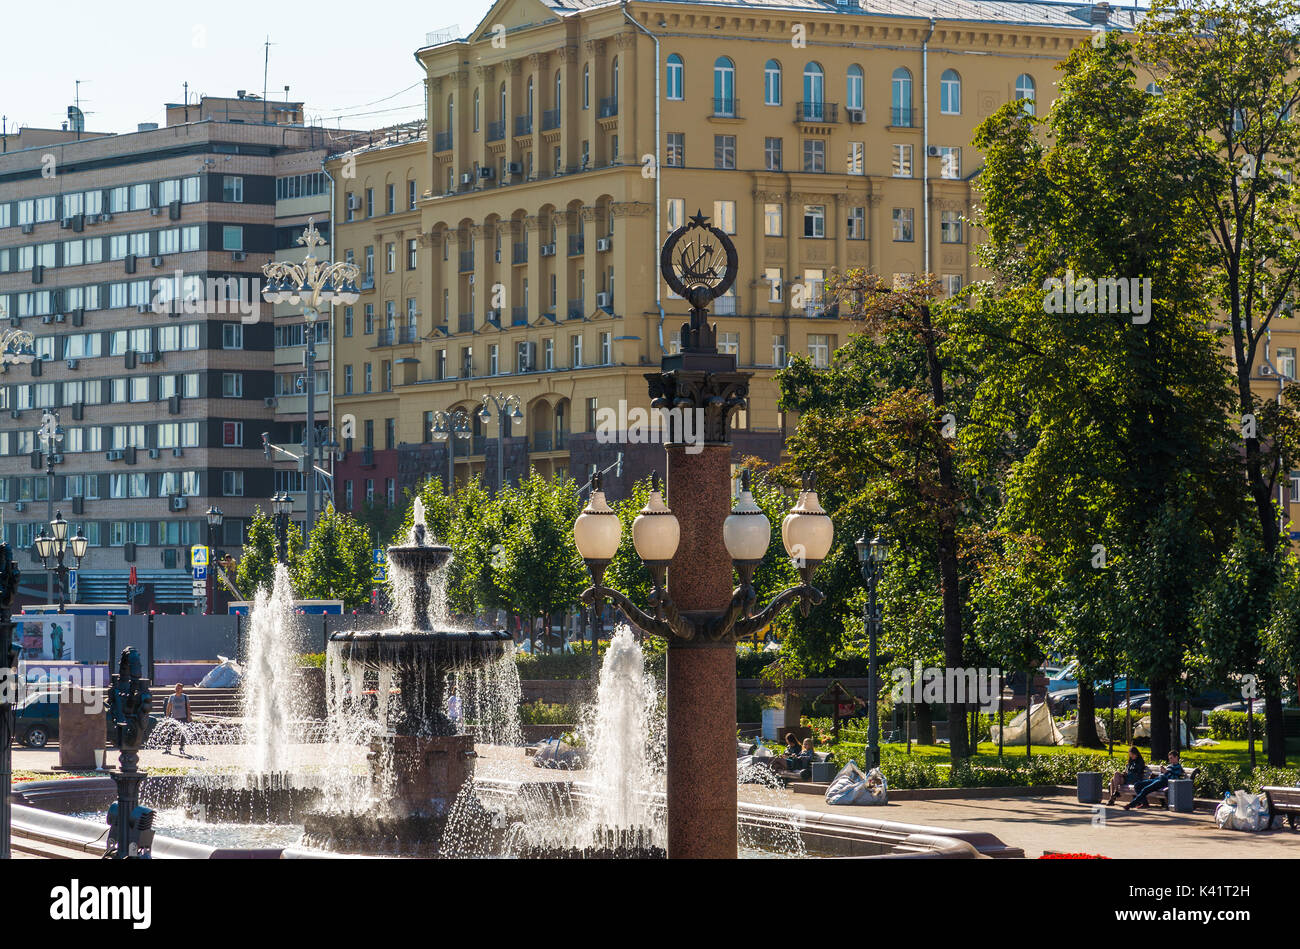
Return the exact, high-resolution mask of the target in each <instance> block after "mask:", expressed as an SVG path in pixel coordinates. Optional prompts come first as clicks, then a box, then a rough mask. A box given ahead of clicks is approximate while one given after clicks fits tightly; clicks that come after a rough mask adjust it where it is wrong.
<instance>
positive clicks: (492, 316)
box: [487, 310, 501, 323]
mask: <svg viewBox="0 0 1300 949" xmlns="http://www.w3.org/2000/svg"><path fill="white" fill-rule="evenodd" d="M487 318H488V322H489V323H495V322H497V321H498V320H500V319H501V311H500V310H488V311H487Z"/></svg>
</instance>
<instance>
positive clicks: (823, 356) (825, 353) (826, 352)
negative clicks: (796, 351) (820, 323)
mask: <svg viewBox="0 0 1300 949" xmlns="http://www.w3.org/2000/svg"><path fill="white" fill-rule="evenodd" d="M808 358H809V359H811V360H812V364H813V365H814V366H816V367H817V368H818V369H825V368H826V367H827V366H829V365H830V364H831V338H830V337H829V336H824V335H818V334H812V335H810V336H809V337H808Z"/></svg>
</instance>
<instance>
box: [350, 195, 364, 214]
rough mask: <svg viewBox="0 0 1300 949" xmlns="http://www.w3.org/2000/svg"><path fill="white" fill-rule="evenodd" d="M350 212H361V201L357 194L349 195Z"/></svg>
mask: <svg viewBox="0 0 1300 949" xmlns="http://www.w3.org/2000/svg"><path fill="white" fill-rule="evenodd" d="M348 210H349V211H360V210H361V199H360V198H359V197H357V196H356V195H355V194H352V195H348Z"/></svg>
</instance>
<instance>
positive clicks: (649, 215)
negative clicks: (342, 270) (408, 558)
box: [330, 0, 1133, 508]
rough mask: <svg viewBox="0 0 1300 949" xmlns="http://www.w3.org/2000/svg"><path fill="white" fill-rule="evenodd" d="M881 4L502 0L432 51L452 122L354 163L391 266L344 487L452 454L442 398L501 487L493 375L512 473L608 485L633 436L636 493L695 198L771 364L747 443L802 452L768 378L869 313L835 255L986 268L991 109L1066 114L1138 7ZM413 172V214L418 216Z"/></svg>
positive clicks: (348, 390) (741, 428)
mask: <svg viewBox="0 0 1300 949" xmlns="http://www.w3.org/2000/svg"><path fill="white" fill-rule="evenodd" d="M874 7H875V9H874V10H872V11H866V10H863V9H860V8H859V7H858V6H857V5H856V3H825V2H818V0H772V2H765V0H746V2H744V3H741V2H729V0H719V2H712V3H682V2H662V3H655V2H645V3H641V2H633V3H628V4H626V5H622V4H619V3H616V2H599V0H596V2H590V0H579V2H570V3H564V4H561V3H558V2H552V0H501V2H499V3H497V4H496V5H495V6H494V7H493V8H492V10H491V11H490V12H489V13H488V15H487V16H486V17H485V18H484V20H483V22H482V23H481V24H480V25H479V26H478V27H477V28H476V29H475V30H474V31H473V32H472V33H471V34H470V35H469V36H468V37H466V38H465V39H462V40H456V41H453V42H441V43H438V44H436V45H431V46H427V47H425V48H423V49H420V50H419V51H418V52H417V54H416V55H417V57H418V58H419V60H420V62H421V63H422V64H423V66H424V67H425V69H426V70H427V74H428V78H427V81H426V91H427V95H426V98H427V103H428V112H427V127H428V129H429V134H428V137H427V139H425V140H423V141H421V142H419V143H418V144H416V143H411V144H398V145H390V146H387V147H379V148H374V149H370V150H367V151H364V152H362V153H359V154H352V155H345V156H337V157H336V158H335V159H334V160H333V161H332V162H331V163H330V168H331V173H332V174H334V176H335V179H336V181H338V186H337V188H336V192H335V195H336V208H335V212H334V215H333V218H334V220H335V221H337V222H339V223H338V224H337V228H336V234H337V241H336V248H337V251H336V252H337V253H339V254H344V255H345V254H348V253H350V254H352V255H353V256H354V258H355V259H356V260H357V262H358V263H359V264H360V265H362V269H363V271H364V272H365V273H366V274H371V275H373V278H372V279H369V280H367V282H366V283H365V285H364V287H363V293H362V296H361V300H360V302H359V303H358V305H357V306H356V307H355V308H354V311H355V312H354V313H353V315H352V321H353V322H352V324H351V335H349V334H348V332H347V327H346V326H345V327H344V332H343V333H342V334H336V356H335V392H336V399H337V405H336V412H337V414H338V415H339V416H340V417H342V416H343V415H349V414H350V415H353V416H354V417H355V419H356V428H355V438H354V443H353V450H352V451H350V452H349V454H348V456H347V458H346V459H345V461H344V462H342V463H341V465H340V467H339V472H338V479H339V480H338V483H337V495H338V503H340V504H341V505H343V506H345V507H348V508H352V507H355V506H356V505H359V504H360V502H361V500H362V499H363V498H364V497H365V496H366V495H367V494H370V495H372V496H375V497H378V496H380V495H381V494H383V493H389V494H393V493H398V492H400V490H401V488H403V487H405V486H407V485H409V484H410V483H412V482H414V481H416V480H419V479H420V478H421V477H424V476H427V474H429V473H442V472H446V471H447V464H448V459H447V455H446V448H445V443H440V442H436V441H434V439H433V432H432V423H433V419H434V415H433V413H435V412H436V411H446V410H455V409H462V410H464V411H466V412H467V414H468V416H469V418H470V424H471V426H472V431H471V434H470V437H469V438H466V439H464V440H461V441H458V443H457V444H456V447H455V451H456V463H457V467H456V477H457V479H458V480H463V479H464V478H465V477H467V476H468V475H470V474H471V473H473V472H482V473H483V474H484V476H485V478H486V480H487V481H488V482H489V483H495V481H496V468H497V454H496V451H497V449H496V445H495V440H496V438H497V436H498V432H497V413H496V412H493V413H491V418H490V419H489V420H488V421H481V420H480V418H479V415H478V411H477V410H478V408H479V406H480V403H481V401H482V399H483V396H484V395H485V394H486V393H489V392H491V393H493V394H498V395H503V396H505V395H514V396H516V397H517V398H518V400H519V402H520V405H521V415H522V418H520V419H519V420H518V421H517V422H515V423H514V425H513V426H512V427H511V431H510V432H508V433H507V434H508V436H509V437H508V439H507V441H506V443H505V446H504V452H503V454H504V462H505V465H504V467H505V474H506V477H507V479H511V478H514V477H518V476H520V475H522V474H524V473H526V471H527V469H528V468H529V467H530V466H532V467H536V468H537V469H538V470H539V471H541V472H542V473H544V474H547V475H552V474H565V473H569V474H572V475H574V476H575V477H576V478H577V479H578V480H579V481H583V480H585V479H586V477H587V475H588V473H589V472H590V470H591V468H592V466H593V465H599V466H600V467H602V468H604V467H607V466H609V465H610V464H612V463H613V462H615V460H616V459H617V457H618V454H619V453H620V452H621V453H623V462H624V464H623V466H622V469H621V477H615V478H609V479H608V481H607V484H608V486H609V488H610V490H611V491H612V492H613V493H614V494H615V496H619V495H622V494H623V493H625V492H626V490H627V486H628V485H629V484H630V483H631V480H634V479H636V478H639V477H642V476H643V475H644V474H646V473H647V472H648V471H649V469H650V468H651V467H652V466H654V465H656V464H658V463H661V459H662V453H661V452H660V451H659V446H658V445H656V444H637V445H630V444H625V443H622V442H619V443H610V444H604V443H601V442H600V441H599V440H598V439H597V435H596V429H597V426H598V423H599V421H600V415H601V413H602V412H605V411H610V412H613V413H615V415H614V416H613V417H614V418H615V419H616V420H618V423H617V425H616V427H617V428H619V429H622V428H624V427H625V425H624V424H623V420H625V419H626V418H627V417H628V413H629V411H630V410H632V409H634V408H637V407H640V408H642V409H644V408H645V407H647V405H648V396H647V390H646V381H645V378H644V374H645V373H646V372H648V371H650V370H651V369H653V368H654V367H657V366H658V364H659V360H660V358H661V356H662V355H663V353H664V352H672V351H673V350H674V348H675V347H676V345H677V343H676V337H677V333H678V328H679V327H680V325H681V324H682V323H683V322H684V321H685V320H686V318H687V313H688V307H687V306H686V304H685V301H683V300H681V299H680V298H674V297H673V296H672V295H671V294H670V293H669V291H668V290H667V288H666V287H665V286H664V284H663V283H662V280H661V279H660V277H659V274H658V254H659V248H660V245H661V244H662V242H663V239H664V237H665V236H666V235H667V234H668V233H669V231H671V230H672V229H673V228H674V227H676V226H677V225H678V224H680V223H681V222H682V221H683V220H684V217H685V216H686V215H688V214H692V213H694V212H695V211H696V210H697V209H700V210H702V211H703V212H704V213H705V214H706V215H709V216H710V217H711V219H712V222H713V223H714V224H716V225H718V226H720V227H722V228H723V229H725V230H726V231H728V232H729V233H731V234H733V235H734V240H735V243H736V245H737V248H738V250H739V255H740V275H739V278H738V279H737V281H736V283H735V286H734V288H733V290H732V292H731V293H730V294H729V295H728V296H727V297H725V298H722V299H720V300H718V301H716V303H715V306H714V308H713V318H714V319H715V320H716V322H717V327H718V340H719V348H720V349H724V350H726V351H730V352H734V353H735V354H736V355H737V356H738V358H739V363H740V366H741V368H742V369H744V370H746V371H748V372H752V373H753V379H752V382H751V389H750V403H749V409H748V411H747V413H745V416H744V417H743V418H742V419H741V420H740V422H739V424H737V425H736V437H735V453H736V457H737V458H740V457H741V456H744V455H747V454H756V455H760V456H764V457H767V458H770V459H775V458H777V457H779V455H780V453H781V450H782V446H783V443H784V438H785V435H786V432H787V429H788V426H789V425H790V420H788V419H785V418H783V417H782V415H781V413H780V412H779V411H778V409H777V392H776V386H775V384H774V383H773V382H772V377H773V376H774V374H775V373H776V371H777V370H778V369H779V368H780V367H781V366H783V365H784V364H785V362H786V360H787V359H788V357H789V356H790V355H791V354H794V353H804V354H807V355H809V356H810V357H811V358H812V359H813V360H814V362H816V363H820V364H825V363H826V362H827V361H828V360H829V358H830V354H831V352H832V351H833V350H834V349H835V347H836V346H837V345H838V343H839V342H840V341H842V340H843V339H844V337H845V336H846V334H847V333H848V332H850V331H851V327H850V325H849V324H848V323H846V322H844V321H842V320H840V319H838V317H837V315H836V312H835V310H834V309H833V308H828V307H826V306H824V305H823V304H822V300H821V286H822V282H823V281H824V280H825V279H826V278H827V277H828V276H829V275H830V274H831V273H832V271H834V270H836V269H841V268H846V267H853V266H865V267H868V268H870V269H871V270H873V271H875V272H877V273H881V274H885V275H890V274H912V273H919V272H933V273H935V274H937V275H939V276H940V278H941V280H942V281H943V283H944V286H945V289H947V290H948V291H949V292H952V291H955V290H957V289H959V288H960V287H962V286H964V285H966V284H967V283H969V282H970V281H972V280H974V279H977V278H978V277H979V276H980V274H979V273H978V272H977V270H976V265H975V256H974V253H973V244H974V242H973V239H972V238H973V235H972V234H971V233H970V228H969V226H968V224H967V222H966V218H967V216H968V215H970V214H971V212H972V202H973V200H974V194H973V192H972V188H971V181H972V179H973V178H974V177H975V176H976V175H977V174H978V172H979V169H980V165H981V159H980V156H979V155H978V154H977V153H976V152H975V151H974V150H973V149H971V148H970V145H969V142H970V140H971V137H972V133H973V131H974V129H975V127H976V126H977V125H978V124H979V123H980V122H981V121H982V120H983V119H985V118H986V117H988V116H989V115H991V114H992V113H993V112H994V111H995V110H996V109H998V108H999V107H1001V106H1002V105H1003V104H1005V103H1006V102H1009V101H1013V100H1016V99H1025V100H1028V105H1027V107H1028V108H1046V107H1047V106H1048V105H1049V104H1050V100H1051V98H1052V96H1053V89H1054V81H1055V71H1056V67H1057V65H1058V64H1059V62H1060V61H1061V60H1062V59H1063V58H1065V56H1067V55H1068V53H1069V52H1070V50H1071V49H1072V48H1073V47H1074V46H1076V45H1077V44H1079V43H1082V42H1087V41H1088V40H1089V38H1090V37H1091V35H1092V31H1093V30H1094V29H1102V28H1110V29H1117V28H1118V29H1127V28H1131V26H1132V25H1133V16H1132V13H1131V11H1130V10H1128V9H1125V10H1122V11H1121V10H1112V9H1111V8H1110V7H1109V6H1108V5H1107V4H1104V3H1103V4H1097V5H1095V6H1089V5H1087V4H1083V5H1077V4H1058V3H1019V2H1004V3H975V2H968V0H944V2H941V3H938V4H937V5H936V6H935V10H936V12H935V13H934V14H933V16H931V15H929V14H928V13H922V12H920V11H919V9H918V8H917V7H916V6H914V5H913V4H911V3H903V2H901V0H887V2H885V3H884V4H883V6H882V5H881V4H876V5H874ZM349 160H354V161H355V175H356V177H355V180H352V181H345V180H344V178H343V177H342V167H343V164H344V163H345V162H347V161H349ZM393 187H396V188H397V190H398V192H399V195H398V196H399V198H401V199H404V198H406V197H407V196H408V194H410V193H411V192H410V189H411V188H414V189H415V194H416V196H415V198H414V200H413V203H412V202H410V201H406V200H399V201H398V202H397V205H396V206H393V204H392V202H391V201H389V200H388V198H387V195H388V194H389V191H388V190H387V189H391V188H393ZM349 215H350V216H349ZM399 399H400V402H399ZM349 492H350V493H349Z"/></svg>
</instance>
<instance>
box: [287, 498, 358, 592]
mask: <svg viewBox="0 0 1300 949" xmlns="http://www.w3.org/2000/svg"><path fill="white" fill-rule="evenodd" d="M371 544H372V541H371V537H370V532H369V531H368V530H367V529H366V527H365V526H364V525H362V523H361V522H360V521H359V520H357V519H356V518H354V517H352V515H350V514H347V513H346V512H339V511H336V510H334V509H333V508H332V507H331V508H329V509H328V510H327V511H325V512H324V513H323V514H320V515H318V516H317V518H316V527H315V528H314V529H313V530H312V532H311V543H310V544H309V545H308V546H307V549H306V551H304V552H303V553H302V554H301V555H300V556H299V557H298V560H297V562H296V563H295V564H294V567H293V569H292V574H293V586H294V590H295V592H296V593H297V595H298V596H299V597H301V598H302V599H306V600H342V601H343V606H344V608H345V609H349V610H355V609H360V608H361V607H363V606H365V605H366V604H368V603H369V602H370V591H371V589H372V586H371V576H372V566H371V553H370V552H371V550H372V547H371Z"/></svg>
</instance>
